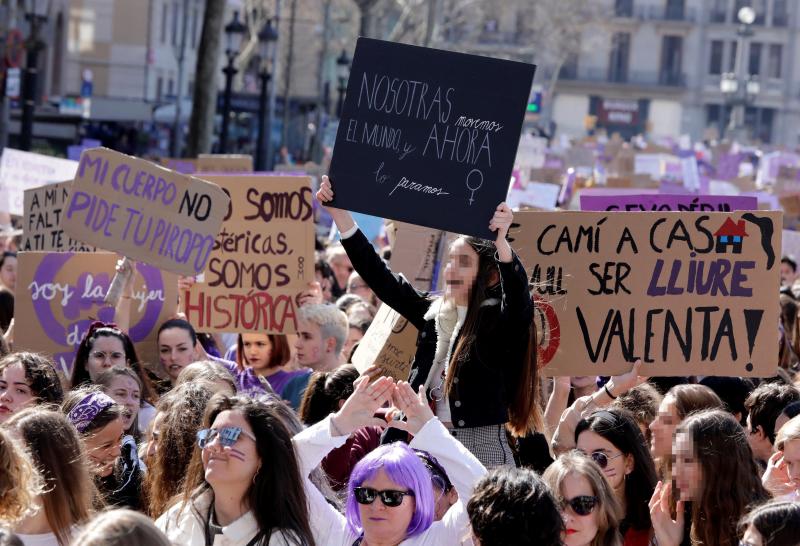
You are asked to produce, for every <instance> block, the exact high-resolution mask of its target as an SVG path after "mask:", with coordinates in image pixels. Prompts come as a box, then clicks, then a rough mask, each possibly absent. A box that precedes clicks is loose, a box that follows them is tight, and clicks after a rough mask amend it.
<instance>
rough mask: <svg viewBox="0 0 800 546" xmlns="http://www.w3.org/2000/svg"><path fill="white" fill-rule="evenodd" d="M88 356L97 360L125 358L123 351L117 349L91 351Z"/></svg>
mask: <svg viewBox="0 0 800 546" xmlns="http://www.w3.org/2000/svg"><path fill="white" fill-rule="evenodd" d="M89 356H91V357H92V358H95V359H97V360H105V359H109V360H122V359H123V358H125V353H120V352H119V351H113V352H110V353H106V352H104V351H92V352H91V353H89Z"/></svg>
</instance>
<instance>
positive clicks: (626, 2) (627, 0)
mask: <svg viewBox="0 0 800 546" xmlns="http://www.w3.org/2000/svg"><path fill="white" fill-rule="evenodd" d="M614 15H616V16H617V17H633V0H615V2H614Z"/></svg>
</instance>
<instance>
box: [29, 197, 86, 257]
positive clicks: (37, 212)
mask: <svg viewBox="0 0 800 546" xmlns="http://www.w3.org/2000/svg"><path fill="white" fill-rule="evenodd" d="M71 186H72V182H71V181H70V182H60V183H58V184H49V185H47V186H40V187H38V188H33V189H30V190H25V207H24V208H25V215H24V216H23V220H22V244H21V245H20V249H21V250H37V251H41V250H51V251H52V250H56V251H70V252H94V251H95V250H96V249H95V248H94V247H93V246H92V245H87V244H86V243H82V242H81V241H76V240H75V239H73V238H72V237H69V236H67V235H65V234H64V230H63V229H61V216H62V211H63V209H64V205H65V204H66V203H67V201H69V190H70V187H71Z"/></svg>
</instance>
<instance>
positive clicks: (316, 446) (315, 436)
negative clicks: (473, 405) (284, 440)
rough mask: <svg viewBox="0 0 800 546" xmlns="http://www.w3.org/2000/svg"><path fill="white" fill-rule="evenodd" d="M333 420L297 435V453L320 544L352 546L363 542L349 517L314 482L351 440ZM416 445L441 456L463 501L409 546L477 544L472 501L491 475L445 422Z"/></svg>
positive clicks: (435, 423)
mask: <svg viewBox="0 0 800 546" xmlns="http://www.w3.org/2000/svg"><path fill="white" fill-rule="evenodd" d="M330 419H331V418H330V416H329V417H327V418H326V419H324V420H322V421H320V422H319V423H317V424H316V425H314V426H311V427H309V428H307V429H306V430H304V431H302V432H300V433H299V434H297V435H296V436H295V437H294V440H293V441H294V444H295V450H296V451H297V458H298V461H299V463H300V473H301V474H302V475H303V477H304V484H305V489H306V496H307V497H308V504H309V517H310V518H311V531H312V533H313V534H314V540H315V541H316V542H317V544H320V545H325V546H352V544H353V542H354V541H355V540H356V539H357V538H358V537H357V536H356V535H354V534H353V533H352V532H351V531H350V529H349V528H348V527H347V520H346V519H345V517H344V516H343V515H342V514H341V513H339V512H338V511H336V509H335V508H333V507H332V506H331V505H330V504H328V502H327V501H326V500H325V497H323V496H322V494H321V493H320V492H319V490H317V488H316V487H315V486H314V484H312V483H311V481H310V480H309V479H308V475H309V473H310V472H311V471H312V470H313V469H314V468H316V467H317V465H319V464H320V462H322V459H324V458H325V456H326V455H327V454H328V453H329V452H330V451H332V450H333V449H335V448H337V447H339V446H341V445H343V444H344V443H345V441H346V440H347V436H336V437H334V436H332V435H331V426H330ZM410 445H411V447H412V448H416V449H423V450H425V451H427V452H428V453H430V454H431V455H433V456H434V457H436V459H438V460H439V462H440V463H441V464H442V466H443V467H444V469H445V470H446V471H447V474H448V476H449V477H450V481H451V482H452V483H453V486H454V487H455V488H456V491H458V497H459V500H458V502H457V503H456V504H454V505H453V506H451V507H450V509H449V510H448V511H447V514H445V517H444V518H443V519H442V520H441V521H436V522H434V523H433V525H431V526H430V527H429V528H428V529H427V530H426V531H425V532H423V533H420V534H418V535H416V536H414V537H412V538H409V539H407V540H404V541H403V542H401V543H400V544H402V545H403V546H450V545H452V546H462V545H465V544H466V545H469V544H472V541H471V539H470V538H469V537H470V536H471V533H470V529H469V517H468V515H467V506H466V503H467V500H469V498H470V496H471V495H472V490H473V488H474V486H475V483H476V482H477V481H478V480H479V479H480V478H481V477H482V476H483V475H484V474H486V469H485V468H484V467H483V465H482V464H481V463H480V461H478V459H476V458H475V456H474V455H472V453H470V452H469V451H468V450H467V449H466V448H465V447H464V446H463V445H462V444H461V443H460V442H459V441H458V440H456V439H455V438H453V436H452V435H451V434H450V433H449V432H448V431H447V429H446V428H445V427H444V426H443V425H442V423H441V422H440V421H439V420H438V419H437V418H435V417H434V418H433V419H431V420H430V421H428V422H427V423H426V424H425V426H423V427H422V430H420V431H419V434H417V435H416V436H415V437H414V439H413V440H412V442H411V444H410Z"/></svg>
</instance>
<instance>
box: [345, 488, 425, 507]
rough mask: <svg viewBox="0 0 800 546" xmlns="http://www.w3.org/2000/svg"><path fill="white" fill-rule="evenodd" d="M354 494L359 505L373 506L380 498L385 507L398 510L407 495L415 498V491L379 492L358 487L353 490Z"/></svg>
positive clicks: (388, 490)
mask: <svg viewBox="0 0 800 546" xmlns="http://www.w3.org/2000/svg"><path fill="white" fill-rule="evenodd" d="M353 493H355V496H356V502H358V504H372V503H373V502H375V499H377V498H378V497H380V498H381V502H382V503H383V505H384V506H386V507H388V508H396V507H397V506H400V505H401V504H403V497H405V496H406V495H408V496H409V497H413V496H414V492H413V491H397V490H394V489H384V490H383V491H378V490H377V489H372V488H371V487H356V488H355V489H353Z"/></svg>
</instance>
